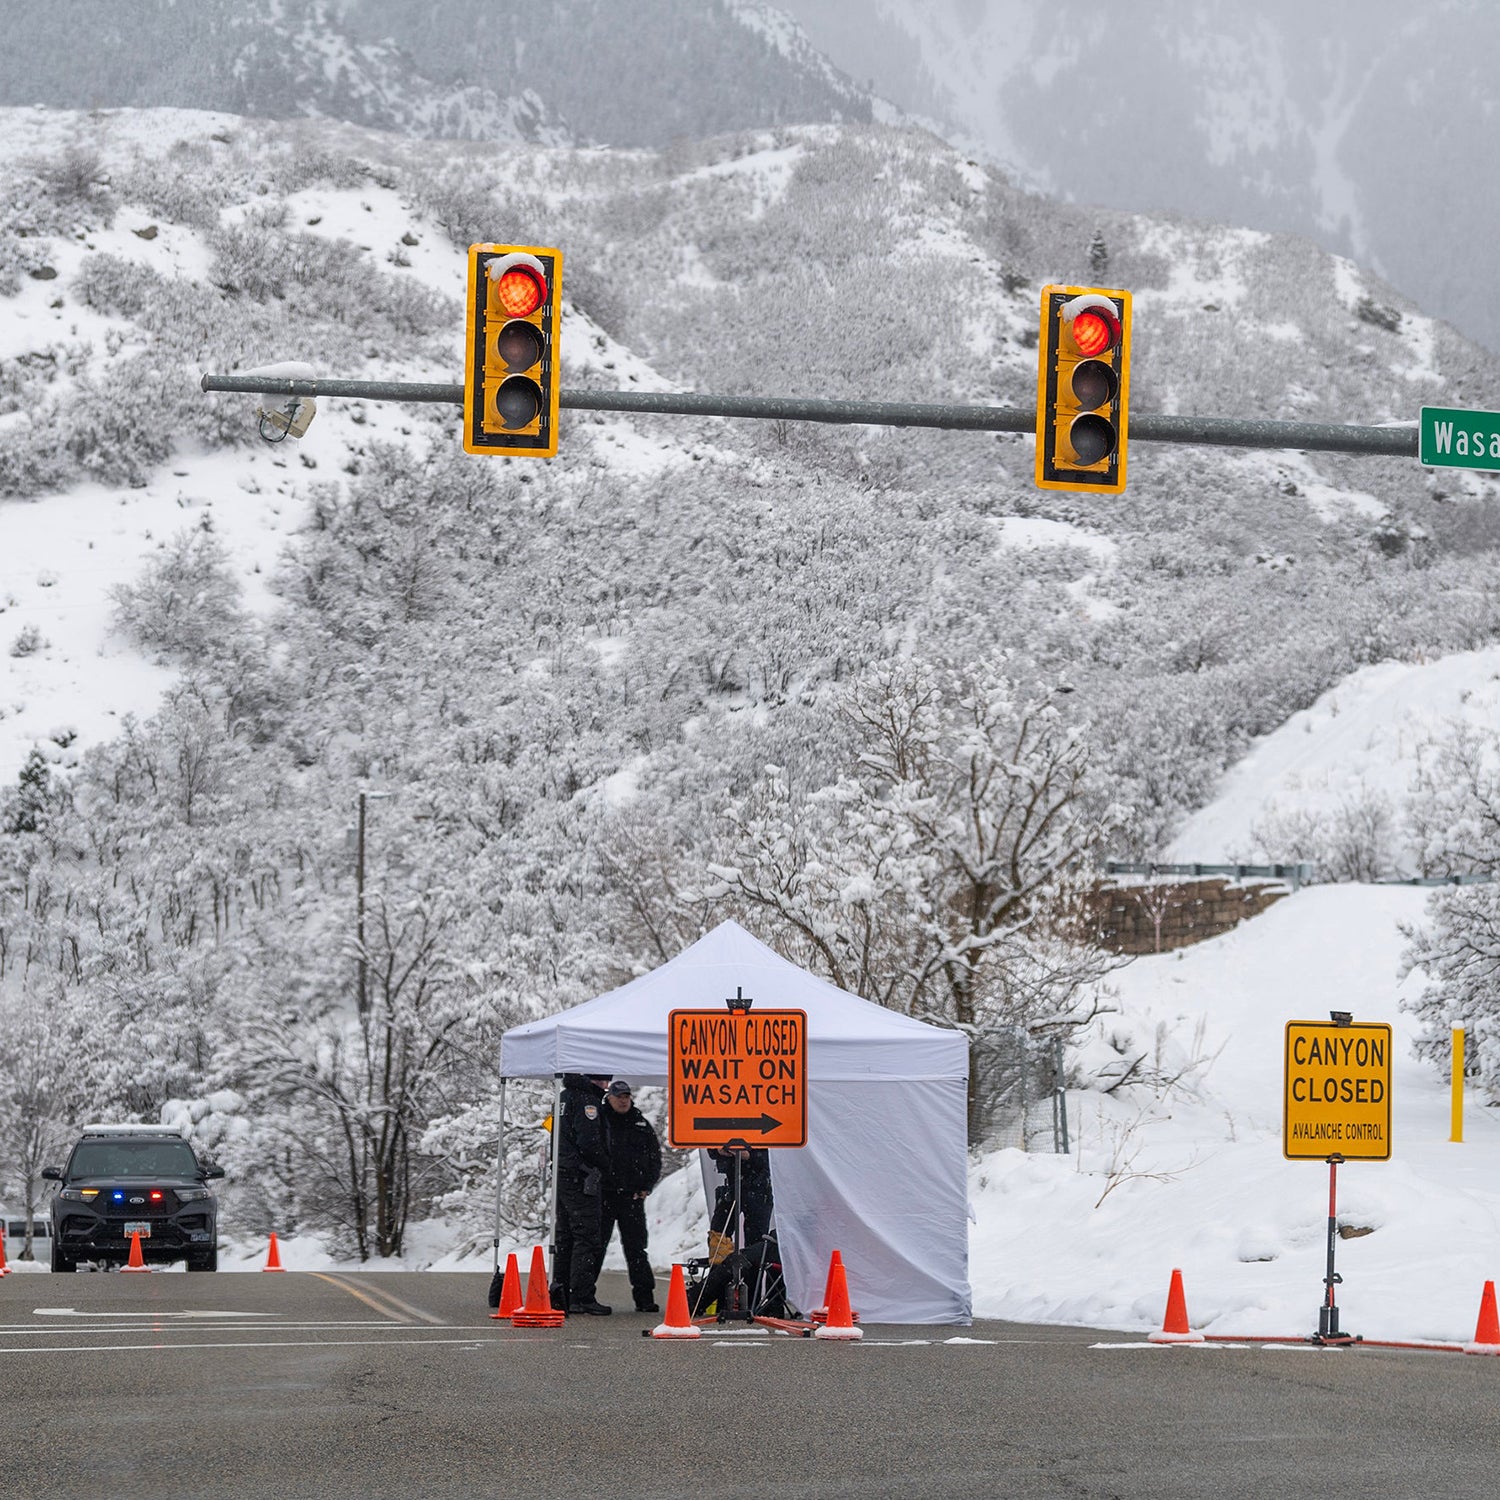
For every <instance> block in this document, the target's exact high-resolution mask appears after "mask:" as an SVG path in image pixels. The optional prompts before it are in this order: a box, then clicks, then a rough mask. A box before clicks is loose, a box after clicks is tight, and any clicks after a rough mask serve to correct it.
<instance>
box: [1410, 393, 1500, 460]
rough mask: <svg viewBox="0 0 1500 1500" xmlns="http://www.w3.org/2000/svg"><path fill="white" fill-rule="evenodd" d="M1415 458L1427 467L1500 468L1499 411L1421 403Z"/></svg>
mask: <svg viewBox="0 0 1500 1500" xmlns="http://www.w3.org/2000/svg"><path fill="white" fill-rule="evenodd" d="M1420 433H1421V436H1420V439H1419V441H1418V444H1417V457H1418V460H1419V461H1420V462H1421V463H1423V464H1425V465H1426V466H1427V467H1428V468H1429V469H1500V411H1455V410H1453V409H1451V408H1449V407H1446V406H1424V407H1423V408H1422V419H1421V423H1420Z"/></svg>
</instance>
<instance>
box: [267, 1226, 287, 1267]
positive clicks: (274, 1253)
mask: <svg viewBox="0 0 1500 1500" xmlns="http://www.w3.org/2000/svg"><path fill="white" fill-rule="evenodd" d="M261 1270H262V1271H284V1270H286V1267H285V1266H284V1265H282V1263H281V1247H280V1246H279V1245H278V1244H277V1243H276V1231H275V1230H274V1229H273V1230H272V1231H271V1243H270V1244H269V1245H268V1246H267V1247H266V1263H265V1265H263V1266H262V1267H261Z"/></svg>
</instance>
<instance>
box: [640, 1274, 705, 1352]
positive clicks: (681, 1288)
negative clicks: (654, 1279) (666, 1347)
mask: <svg viewBox="0 0 1500 1500" xmlns="http://www.w3.org/2000/svg"><path fill="white" fill-rule="evenodd" d="M702 1335H703V1330H702V1329H701V1328H699V1327H698V1325H697V1324H696V1323H695V1322H693V1319H692V1315H691V1314H690V1313H689V1312H688V1300H687V1282H685V1281H684V1280H683V1279H682V1267H681V1266H677V1265H674V1266H673V1267H672V1284H671V1286H670V1287H668V1289H667V1316H666V1318H665V1320H664V1321H662V1322H660V1323H658V1324H657V1325H656V1327H655V1328H653V1329H652V1330H651V1337H652V1338H654V1339H696V1338H701V1337H702Z"/></svg>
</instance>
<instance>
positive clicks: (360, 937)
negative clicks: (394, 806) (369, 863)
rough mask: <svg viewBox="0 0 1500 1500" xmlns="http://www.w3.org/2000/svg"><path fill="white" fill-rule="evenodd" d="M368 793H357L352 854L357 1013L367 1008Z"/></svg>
mask: <svg viewBox="0 0 1500 1500" xmlns="http://www.w3.org/2000/svg"><path fill="white" fill-rule="evenodd" d="M368 795H369V794H368V793H367V792H365V791H363V790H361V791H360V794H359V833H358V834H357V836H356V838H357V842H356V844H355V856H354V940H355V944H356V946H357V948H358V950H359V994H358V996H357V1000H358V1004H359V1013H360V1015H361V1016H363V1015H364V1014H365V1013H366V1012H367V1011H368V1010H369V1004H370V1002H369V990H368V985H369V977H370V976H369V963H368V961H367V959H366V958H365V799H366V797H367V796H368Z"/></svg>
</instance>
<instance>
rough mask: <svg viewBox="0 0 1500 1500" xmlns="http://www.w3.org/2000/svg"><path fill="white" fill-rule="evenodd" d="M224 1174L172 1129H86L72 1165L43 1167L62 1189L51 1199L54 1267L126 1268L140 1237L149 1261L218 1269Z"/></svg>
mask: <svg viewBox="0 0 1500 1500" xmlns="http://www.w3.org/2000/svg"><path fill="white" fill-rule="evenodd" d="M223 1175H224V1169H223V1167H215V1166H210V1165H208V1164H207V1163H204V1162H200V1161H199V1160H198V1157H197V1155H196V1154H195V1153H194V1151H193V1148H192V1147H191V1146H190V1145H189V1144H188V1142H187V1141H186V1140H185V1139H184V1138H183V1136H182V1134H181V1132H180V1131H177V1130H174V1129H172V1128H171V1127H170V1126H166V1125H86V1126H85V1127H84V1129H83V1133H82V1135H81V1136H80V1137H79V1140H78V1144H77V1145H75V1146H74V1147H73V1150H72V1153H71V1154H70V1155H69V1157H68V1164H67V1166H65V1167H44V1168H43V1169H42V1176H43V1177H45V1178H48V1179H50V1180H51V1181H54V1182H57V1183H60V1184H61V1186H60V1187H59V1189H58V1192H57V1195H56V1196H55V1197H54V1198H53V1200H52V1269H53V1270H54V1271H76V1270H77V1269H78V1263H79V1262H80V1261H93V1262H94V1263H95V1264H97V1265H105V1266H108V1265H123V1264H124V1263H125V1261H126V1260H127V1259H128V1258H129V1255H130V1244H131V1237H132V1235H139V1236H140V1244H141V1256H142V1258H143V1259H144V1260H145V1261H146V1262H148V1263H157V1264H160V1263H163V1262H166V1261H175V1260H185V1261H186V1262H187V1268H188V1270H190V1271H217V1270H218V1268H219V1225H218V1210H219V1200H218V1199H217V1198H215V1197H214V1195H213V1194H212V1193H211V1192H210V1191H209V1189H208V1186H207V1184H208V1183H209V1182H210V1181H212V1180H213V1179H215V1178H219V1177H222V1176H223Z"/></svg>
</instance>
